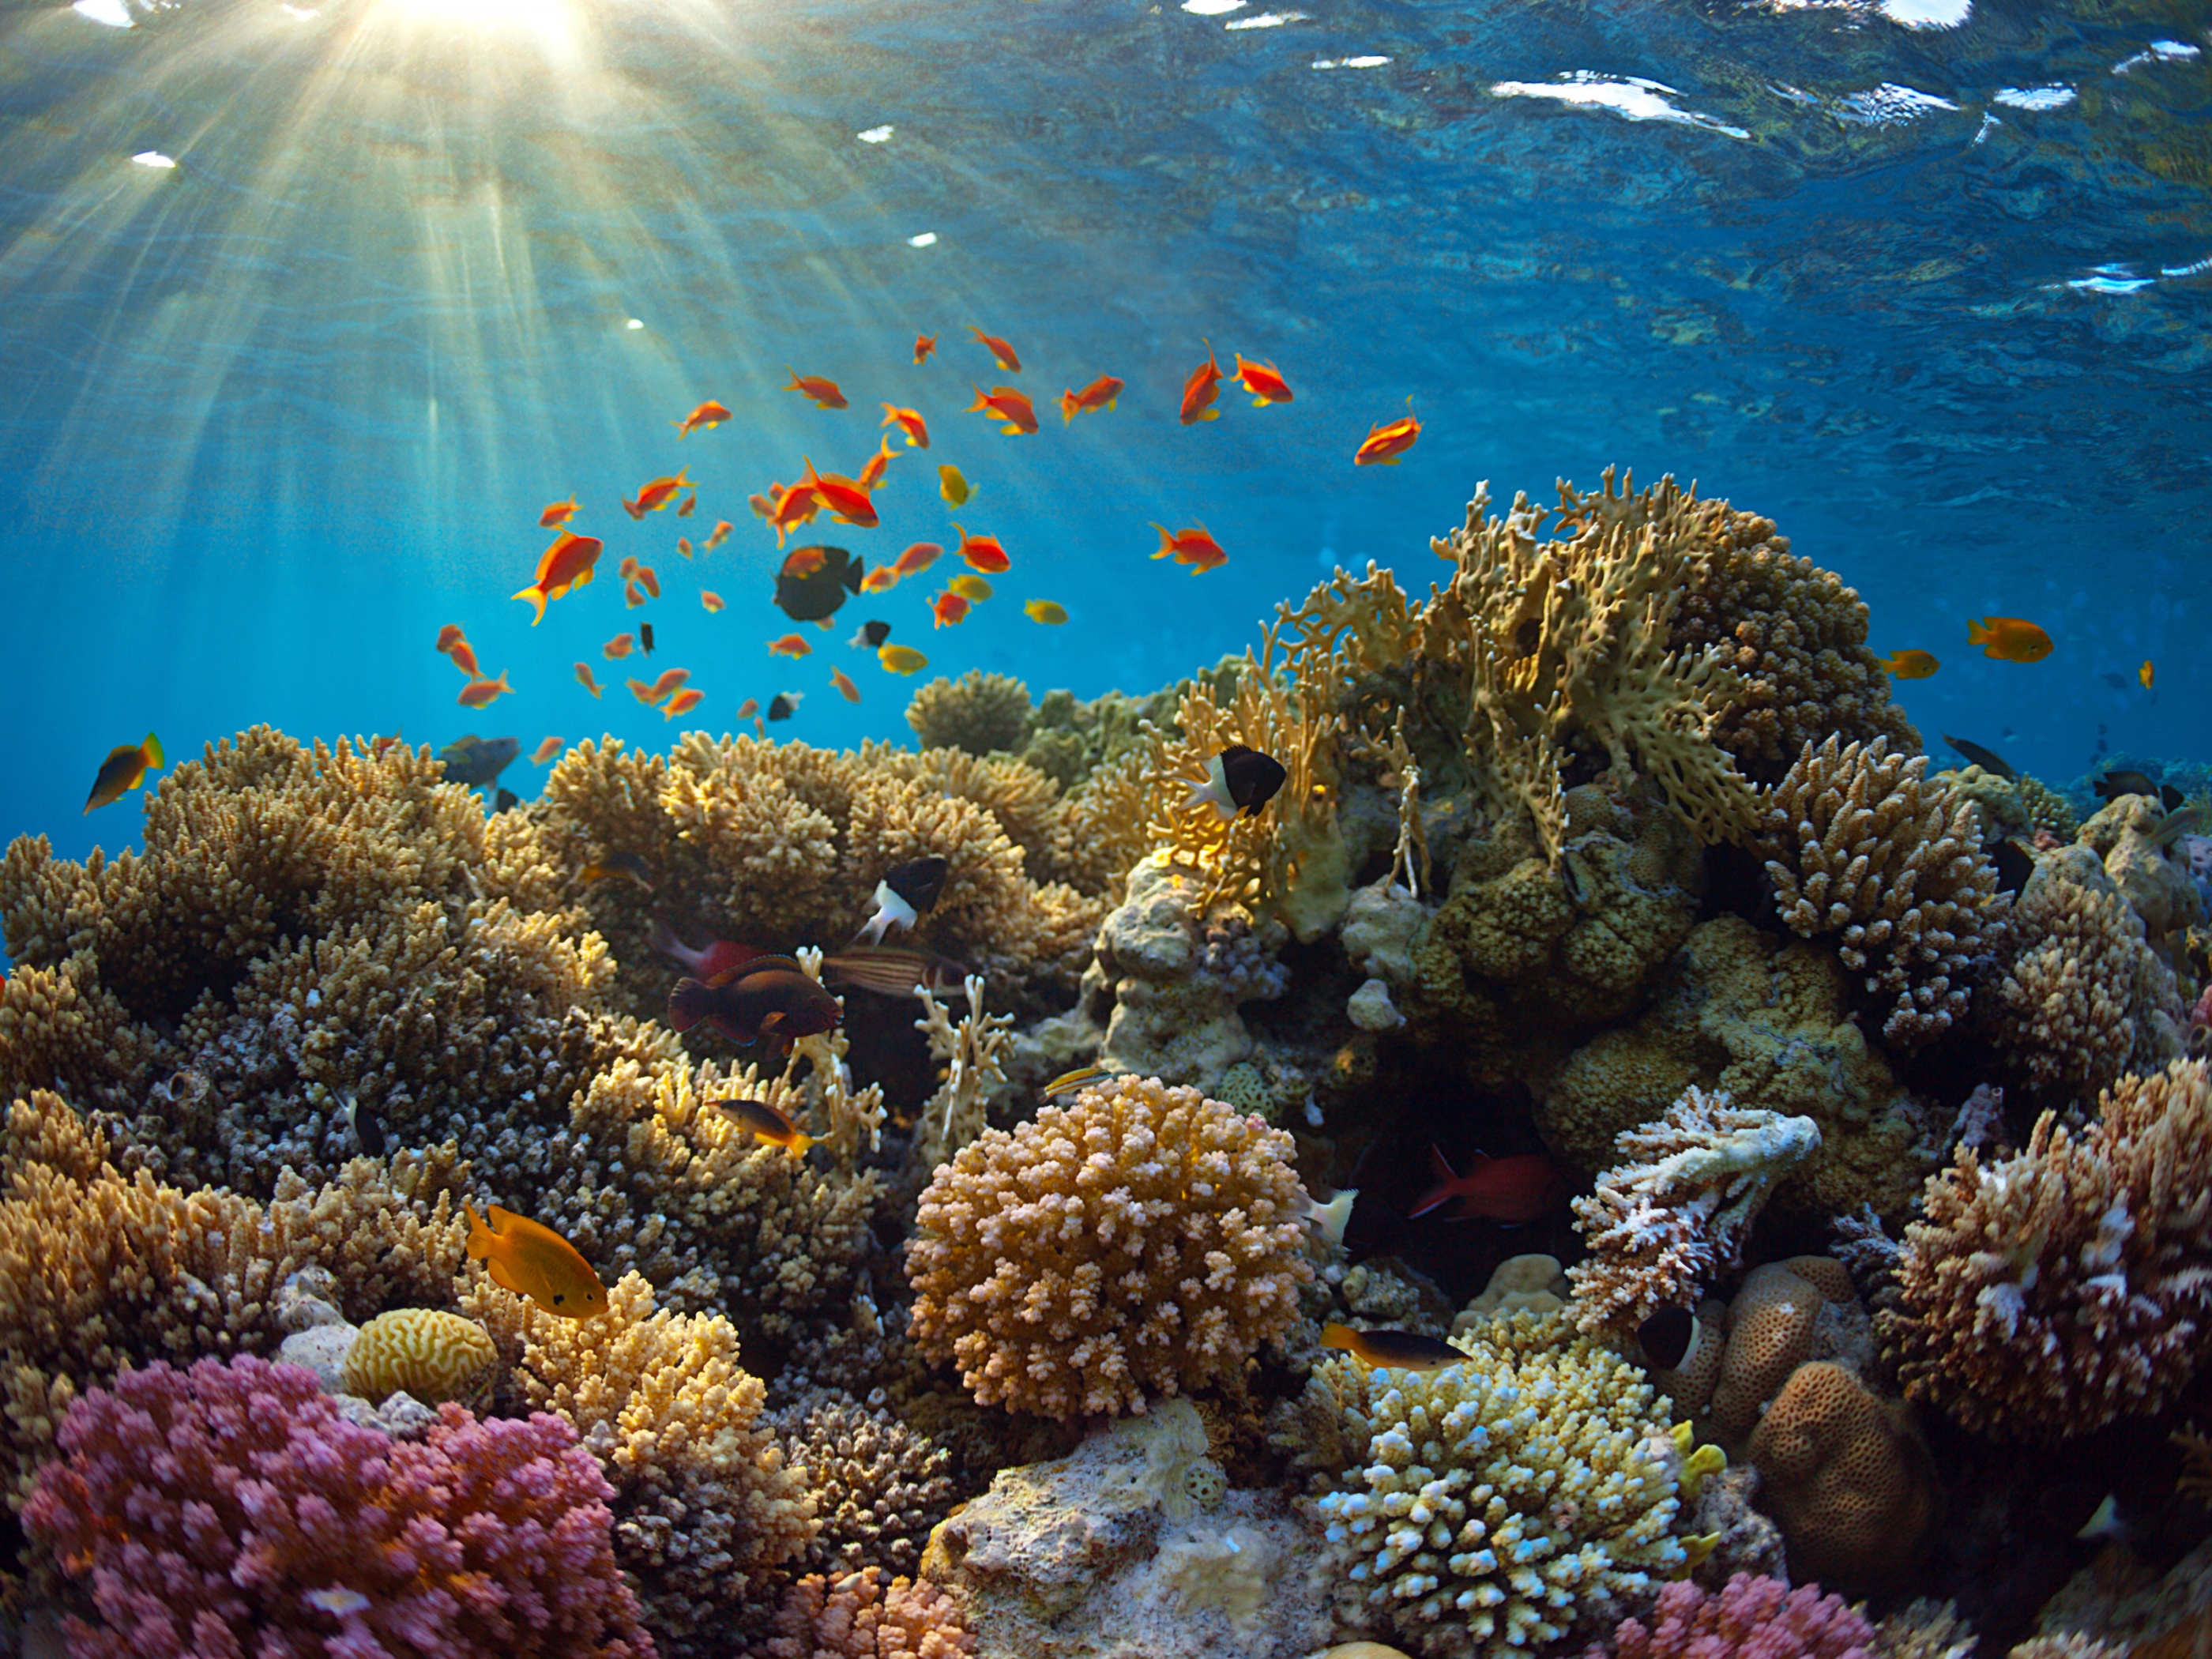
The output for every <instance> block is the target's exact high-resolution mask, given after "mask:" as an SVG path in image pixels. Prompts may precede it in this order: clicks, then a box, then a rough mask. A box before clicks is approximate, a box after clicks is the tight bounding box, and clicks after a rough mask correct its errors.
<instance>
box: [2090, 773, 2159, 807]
mask: <svg viewBox="0 0 2212 1659" xmlns="http://www.w3.org/2000/svg"><path fill="white" fill-rule="evenodd" d="M2089 787H2091V788H2092V789H2093V790H2095V791H2096V792H2097V793H2098V795H2099V796H2100V797H2101V798H2102V799H2106V800H2118V799H2119V798H2120V797H2121V796H2123V795H2149V796H2151V797H2153V798H2154V799H2155V798H2156V797H2157V795H2158V786H2157V785H2156V784H2154V783H2153V782H2152V781H2150V779H2149V778H2148V777H2146V776H2145V775H2143V774H2142V773H2141V772H2107V773H2106V774H2105V775H2104V776H2103V777H2101V778H2099V779H2098V780H2097V781H2095V782H2094V783H2093V784H2091V785H2090V786H2089ZM2172 805H2175V806H2179V805H2181V802H2180V801H2179V799H2176V800H2174V802H2173V803H2172Z"/></svg>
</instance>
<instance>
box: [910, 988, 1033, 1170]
mask: <svg viewBox="0 0 2212 1659" xmlns="http://www.w3.org/2000/svg"><path fill="white" fill-rule="evenodd" d="M966 989H967V993H968V1012H966V1013H964V1014H963V1015H961V1017H960V1023H959V1024H957V1025H955V1024H953V1023H952V1021H951V1019H950V1018H948V1017H947V1016H946V1014H945V1007H944V1005H943V1004H941V1003H940V1002H939V1001H938V1000H937V998H936V997H935V996H934V995H933V994H931V993H930V991H929V990H928V989H927V987H924V988H923V990H922V993H921V1018H920V1019H917V1020H916V1021H915V1023H914V1024H915V1030H918V1031H920V1032H921V1034H922V1036H923V1037H924V1039H925V1040H927V1042H928V1044H929V1057H930V1059H931V1060H934V1061H935V1062H936V1063H937V1064H938V1065H939V1066H942V1067H943V1068H944V1071H945V1081H944V1082H943V1083H942V1084H940V1085H939V1086H938V1090H937V1092H936V1093H935V1094H933V1095H932V1096H931V1097H929V1098H928V1099H927V1101H925V1102H924V1103H922V1108H921V1119H920V1121H919V1122H918V1124H917V1126H916V1129H915V1152H916V1155H917V1157H918V1158H920V1160H921V1162H922V1163H923V1164H926V1165H927V1167H928V1168H930V1169H935V1168H936V1167H937V1166H938V1165H939V1164H942V1163H944V1162H945V1159H946V1158H950V1157H951V1156H952V1154H953V1153H955V1152H958V1151H959V1150H960V1149H961V1148H962V1147H963V1146H966V1145H967V1144H968V1143H969V1141H971V1140H973V1139H975V1137H976V1136H977V1135H979V1134H981V1133H982V1132H983V1109H984V1105H985V1103H987V1101H988V1100H989V1099H990V1097H991V1091H992V1090H993V1089H994V1088H996V1087H997V1086H998V1085H1000V1084H1001V1083H1003V1082H1004V1081H1006V1066H1005V1063H1004V1061H1003V1060H1001V1059H1000V1054H1001V1051H1003V1050H1004V1049H1005V1048H1006V1042H1007V1030H1008V1028H1009V1027H1011V1026H1012V1024H1013V1019H1012V1017H1011V1016H1009V1015H1006V1014H992V1013H986V1012H984V1010H983V981H981V979H979V978H977V977H976V976H975V975H973V974H970V975H969V976H968V983H967V986H966Z"/></svg>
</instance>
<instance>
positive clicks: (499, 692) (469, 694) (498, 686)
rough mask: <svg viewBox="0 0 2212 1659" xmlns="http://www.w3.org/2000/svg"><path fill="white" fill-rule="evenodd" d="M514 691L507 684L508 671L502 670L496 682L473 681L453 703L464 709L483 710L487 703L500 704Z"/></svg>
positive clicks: (463, 688) (464, 687)
mask: <svg viewBox="0 0 2212 1659" xmlns="http://www.w3.org/2000/svg"><path fill="white" fill-rule="evenodd" d="M512 690H514V688H513V686H511V685H509V684H507V671H506V670H505V669H501V671H500V675H499V678H497V679H495V680H483V679H478V680H471V681H470V682H469V683H468V684H466V685H465V686H463V687H462V688H461V695H460V696H458V697H456V698H454V699H453V701H454V702H457V703H459V704H460V705H461V706H462V707H463V708H483V706H484V705H485V704H486V703H489V702H498V701H499V699H500V698H501V697H502V696H506V695H507V693H508V692H510V691H512Z"/></svg>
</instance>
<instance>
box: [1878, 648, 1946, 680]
mask: <svg viewBox="0 0 2212 1659" xmlns="http://www.w3.org/2000/svg"><path fill="white" fill-rule="evenodd" d="M1875 661H1876V662H1879V663H1880V664H1881V665H1882V667H1883V669H1884V670H1886V671H1887V672H1888V674H1889V676H1890V678H1893V679H1899V680H1924V679H1926V678H1928V677H1929V675H1930V674H1932V673H1934V672H1935V671H1936V670H1937V669H1939V668H1941V667H1942V663H1940V662H1937V661H1936V659H1935V657H1934V656H1933V655H1931V654H1930V653H1928V652H1925V651H1894V652H1892V653H1890V654H1889V655H1888V656H1887V657H1877V658H1875Z"/></svg>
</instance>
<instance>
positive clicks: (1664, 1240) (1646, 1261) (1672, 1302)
mask: <svg viewBox="0 0 2212 1659" xmlns="http://www.w3.org/2000/svg"><path fill="white" fill-rule="evenodd" d="M1819 1149H1820V1126H1819V1125H1818V1124H1816V1123H1814V1121H1813V1120H1812V1119H1811V1118H1809V1117H1782V1116H1779V1115H1777V1114H1775V1113H1773V1112H1765V1111H1760V1110H1759V1109H1756V1108H1753V1107H1741V1106H1737V1105H1735V1104H1734V1103H1732V1102H1731V1101H1730V1100H1729V1097H1728V1096H1726V1095H1725V1094H1712V1095H1708V1094H1706V1093H1705V1091H1703V1090H1701V1089H1699V1087H1698V1086H1697V1085H1695V1084H1692V1085H1690V1087H1689V1088H1687V1089H1686V1090H1684V1091H1683V1092H1682V1097H1681V1098H1680V1100H1677V1101H1676V1102H1675V1103H1674V1105H1673V1106H1671V1107H1669V1108H1668V1111H1667V1115H1666V1116H1665V1117H1663V1118H1662V1119H1661V1120H1660V1121H1657V1122H1656V1123H1650V1124H1646V1125H1644V1127H1641V1128H1638V1129H1632V1130H1629V1131H1627V1132H1626V1133H1624V1134H1622V1135H1621V1137H1620V1139H1618V1140H1617V1141H1615V1142H1614V1143H1613V1157H1614V1159H1615V1160H1616V1161H1615V1163H1614V1164H1613V1168H1611V1169H1609V1170H1607V1171H1606V1172H1605V1173H1604V1174H1603V1175H1601V1176H1599V1177H1598V1182H1597V1190H1596V1191H1595V1192H1594V1193H1592V1194H1590V1195H1589V1197H1587V1198H1578V1199H1577V1200H1575V1206H1574V1208H1575V1227H1576V1231H1578V1232H1580V1233H1581V1234H1582V1235H1583V1238H1584V1239H1585V1240H1586V1241H1587V1242H1588V1243H1589V1252H1590V1253H1589V1258H1588V1259H1587V1260H1585V1261H1579V1262H1577V1263H1576V1264H1575V1266H1573V1267H1571V1268H1569V1269H1568V1270H1567V1276H1568V1278H1569V1279H1571V1280H1572V1281H1573V1284H1574V1287H1575V1298H1574V1305H1575V1322H1576V1323H1577V1326H1578V1327H1579V1328H1581V1329H1583V1330H1585V1331H1598V1330H1605V1331H1611V1332H1613V1333H1614V1334H1619V1335H1626V1334H1628V1333H1630V1332H1632V1331H1633V1330H1634V1329H1635V1328H1637V1327H1638V1325H1640V1324H1642V1323H1643V1322H1644V1321H1645V1320H1647V1319H1649V1318H1650V1316H1652V1315H1653V1314H1655V1313H1656V1312H1657V1311H1658V1310H1660V1309H1662V1308H1667V1307H1680V1308H1691V1307H1695V1306H1696V1305H1697V1303H1698V1299H1699V1296H1700V1295H1702V1294H1703V1293H1704V1291H1705V1290H1706V1289H1707V1288H1708V1287H1709V1286H1710V1285H1712V1283H1713V1282H1714V1280H1715V1279H1717V1278H1718V1277H1719V1276H1720V1275H1721V1274H1723V1273H1726V1272H1728V1271H1729V1269H1731V1268H1733V1267H1735V1266H1736V1265H1737V1263H1738V1262H1739V1261H1741V1260H1742V1255H1743V1244H1744V1240H1745V1238H1746V1237H1747V1236H1748V1235H1749V1233H1750V1231H1751V1224H1752V1223H1753V1221H1755V1220H1757V1219H1758V1218H1759V1210H1760V1209H1761V1208H1762V1207H1763V1206H1765V1202H1766V1200H1767V1198H1768V1196H1769V1194H1771V1193H1772V1192H1773V1190H1774V1188H1775V1185H1776V1183H1777V1182H1779V1181H1781V1180H1782V1179H1783V1177H1784V1176H1787V1175H1788V1174H1789V1173H1790V1171H1791V1170H1794V1169H1796V1167H1797V1165H1798V1164H1802V1163H1803V1162H1804V1161H1805V1160H1806V1159H1807V1158H1810V1157H1811V1156H1812V1155H1813V1154H1814V1152H1817V1151H1818V1150H1819Z"/></svg>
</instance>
